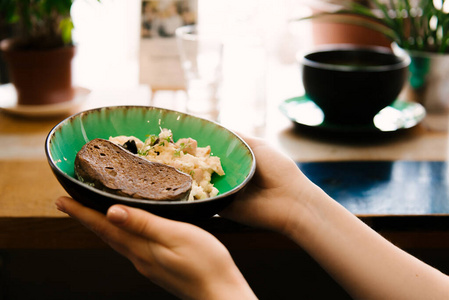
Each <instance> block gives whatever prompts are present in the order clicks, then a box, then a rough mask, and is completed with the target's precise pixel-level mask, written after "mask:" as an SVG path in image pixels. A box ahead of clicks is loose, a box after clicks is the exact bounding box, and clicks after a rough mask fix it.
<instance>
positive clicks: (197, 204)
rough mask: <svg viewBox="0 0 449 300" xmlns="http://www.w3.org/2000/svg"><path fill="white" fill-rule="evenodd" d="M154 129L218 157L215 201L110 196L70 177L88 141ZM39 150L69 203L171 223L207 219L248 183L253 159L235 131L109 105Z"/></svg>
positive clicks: (75, 121)
mask: <svg viewBox="0 0 449 300" xmlns="http://www.w3.org/2000/svg"><path fill="white" fill-rule="evenodd" d="M160 128H167V129H170V130H171V131H172V132H173V139H174V140H178V139H179V138H183V137H191V138H193V139H195V140H197V142H198V146H199V147H204V146H207V145H210V146H211V149H212V155H214V156H218V157H220V159H221V163H222V166H223V169H224V171H225V175H224V176H218V175H217V176H215V175H216V174H215V175H214V176H213V178H212V183H213V184H214V186H215V187H216V188H217V189H218V190H219V194H218V195H217V196H215V197H212V198H209V199H204V200H196V201H193V202H185V201H151V200H140V199H133V198H128V197H123V196H118V195H114V194H111V193H107V192H104V191H102V190H99V189H96V188H93V187H91V186H88V185H86V184H84V183H82V182H80V181H79V180H77V179H76V177H75V172H74V160H75V156H76V154H77V152H78V151H79V150H80V149H81V147H82V146H83V145H84V144H85V143H87V142H88V141H90V140H92V139H95V138H104V139H108V138H109V137H110V136H118V135H133V136H136V137H138V138H140V139H141V140H145V139H146V135H148V134H158V133H159V132H160ZM45 151H46V155H47V159H48V162H49V164H50V167H51V168H52V170H53V173H54V174H55V176H56V177H57V179H58V181H59V182H60V183H61V185H62V186H63V187H64V188H65V190H66V191H67V192H68V193H69V195H71V196H72V197H73V198H74V199H75V200H77V201H79V202H81V203H82V204H84V205H86V206H88V207H91V208H94V209H96V210H98V211H101V212H103V213H105V212H106V211H107V209H108V208H109V207H110V206H111V205H113V204H117V203H120V204H125V205H129V206H133V207H138V208H142V209H144V210H147V211H149V212H152V213H154V214H157V215H160V216H163V217H167V218H171V219H176V220H186V221H189V220H198V219H204V218H209V217H211V216H213V215H215V214H217V213H218V212H220V211H221V210H222V209H223V208H224V207H226V206H227V205H228V204H229V203H230V202H231V201H232V200H233V198H234V197H235V195H236V194H237V192H239V191H241V190H242V189H243V188H244V187H245V185H246V184H247V183H248V182H249V180H250V179H251V178H252V176H253V175H254V172H255V168H256V160H255V157H254V154H253V152H252V150H251V148H250V147H249V146H248V145H247V144H246V143H245V142H244V141H243V140H242V139H241V138H240V137H239V136H237V135H236V134H235V133H233V132H232V131H230V130H228V129H226V128H224V127H223V126H221V125H219V124H217V123H214V122H211V121H208V120H205V119H201V118H197V117H194V116H192V115H189V114H185V113H181V112H177V111H172V110H167V109H162V108H157V107H147V106H112V107H103V108H98V109H93V110H87V111H84V112H81V113H78V114H75V115H73V116H71V117H69V118H67V119H65V120H64V121H62V122H61V123H59V124H58V125H56V126H55V127H54V128H53V129H52V130H51V131H50V133H49V134H48V136H47V139H46V142H45Z"/></svg>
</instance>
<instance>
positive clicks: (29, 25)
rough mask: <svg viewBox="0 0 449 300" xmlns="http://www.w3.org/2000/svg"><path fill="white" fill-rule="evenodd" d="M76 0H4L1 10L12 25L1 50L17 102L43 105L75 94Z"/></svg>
mask: <svg viewBox="0 0 449 300" xmlns="http://www.w3.org/2000/svg"><path fill="white" fill-rule="evenodd" d="M72 2H73V0H1V1H0V11H2V14H3V15H4V16H5V18H6V21H7V22H8V23H9V24H11V26H12V27H13V33H12V36H11V37H10V38H7V39H4V40H2V41H1V44H0V50H1V52H2V54H3V58H4V60H5V61H6V64H7V66H8V73H9V76H10V80H11V82H12V83H13V84H14V86H15V88H16V91H17V96H18V104H20V105H40V104H54V103H59V102H65V101H70V100H71V99H72V98H73V97H74V89H73V87H72V77H71V73H72V72H71V61H72V58H73V56H74V53H75V47H74V46H73V42H72V35H71V32H72V28H73V23H72V19H71V16H70V9H71V6H72Z"/></svg>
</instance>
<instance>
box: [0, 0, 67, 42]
mask: <svg viewBox="0 0 449 300" xmlns="http://www.w3.org/2000/svg"><path fill="white" fill-rule="evenodd" d="M72 4H73V0H1V1H0V11H1V12H2V17H3V18H4V19H5V20H6V22H7V23H8V24H11V26H12V34H11V35H12V38H14V39H15V43H14V47H15V48H20V49H51V48H57V47H61V46H64V45H71V44H72V29H73V23H72V18H71V16H70V9H71V7H72Z"/></svg>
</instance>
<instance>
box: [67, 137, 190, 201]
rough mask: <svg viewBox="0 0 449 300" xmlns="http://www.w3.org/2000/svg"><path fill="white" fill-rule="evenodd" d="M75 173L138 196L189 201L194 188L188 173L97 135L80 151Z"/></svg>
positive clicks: (109, 188)
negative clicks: (99, 137)
mask: <svg viewBox="0 0 449 300" xmlns="http://www.w3.org/2000/svg"><path fill="white" fill-rule="evenodd" d="M75 174H76V176H77V177H78V179H79V180H81V181H83V182H85V183H87V184H89V185H92V186H94V187H96V188H98V189H101V190H104V191H106V192H110V193H113V194H117V195H120V196H126V197H131V198H137V199H147V200H169V201H181V200H187V198H188V196H189V193H190V191H191V189H192V178H191V177H190V176H189V175H187V174H185V173H183V172H180V171H178V170H177V169H175V168H173V167H171V166H168V165H165V164H161V163H157V162H150V161H148V160H146V159H144V158H142V157H139V156H137V155H135V154H133V153H131V152H130V151H128V150H125V149H124V148H123V147H121V146H119V145H117V144H114V143H112V142H110V141H108V140H105V139H98V138H97V139H94V140H92V141H90V142H88V143H86V144H85V145H84V146H83V147H82V148H81V150H80V151H79V152H78V153H77V155H76V158H75Z"/></svg>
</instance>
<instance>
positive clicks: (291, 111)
mask: <svg viewBox="0 0 449 300" xmlns="http://www.w3.org/2000/svg"><path fill="white" fill-rule="evenodd" d="M279 109H280V111H281V112H282V113H283V114H284V115H285V116H286V117H287V118H289V119H290V120H291V121H292V122H294V123H295V124H297V125H301V126H306V127H313V128H317V129H323V130H333V131H344V132H389V131H397V130H400V129H407V128H411V127H413V126H415V125H417V124H418V123H419V122H421V121H422V119H424V117H425V115H426V110H425V109H424V107H423V106H422V105H421V104H419V103H415V102H409V101H404V100H399V99H397V100H396V101H395V102H393V103H392V104H391V105H390V106H387V107H385V108H383V109H382V110H381V111H379V113H378V114H377V115H376V116H375V117H374V119H373V122H372V124H362V125H354V124H334V123H330V122H328V121H326V120H325V116H324V113H323V111H322V110H321V109H320V108H319V107H318V106H317V105H316V104H315V103H314V102H313V101H312V100H310V99H308V98H307V97H306V96H300V97H294V98H290V99H287V100H285V101H284V102H282V103H281V105H280V106H279Z"/></svg>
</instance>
